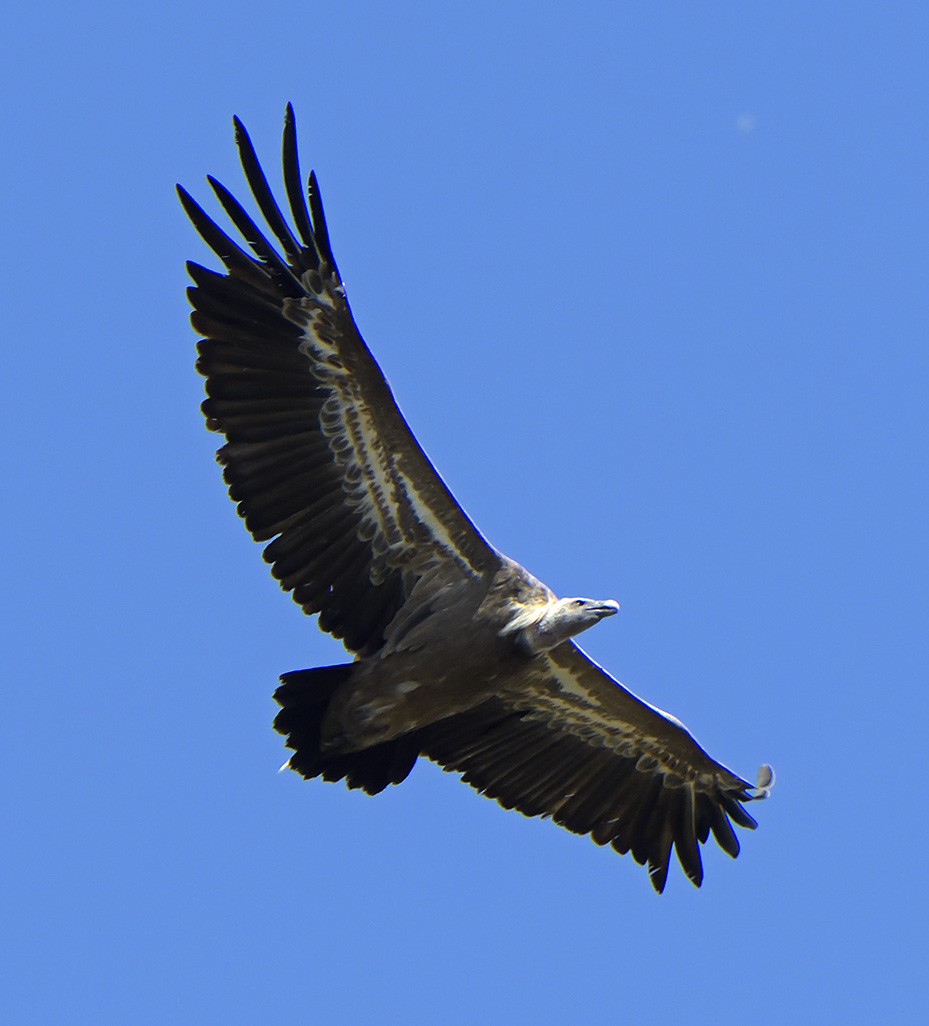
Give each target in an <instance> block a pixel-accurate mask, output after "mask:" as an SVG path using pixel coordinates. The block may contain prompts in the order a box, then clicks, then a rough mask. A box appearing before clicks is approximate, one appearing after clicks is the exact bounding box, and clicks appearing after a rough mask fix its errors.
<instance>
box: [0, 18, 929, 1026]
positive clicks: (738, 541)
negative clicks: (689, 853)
mask: <svg viewBox="0 0 929 1026" xmlns="http://www.w3.org/2000/svg"><path fill="white" fill-rule="evenodd" d="M333 8H335V9H333ZM927 29H929V9H927V8H926V6H925V4H922V3H916V2H902V3H898V4H893V5H884V6H878V5H875V4H861V3H851V4H848V3H843V4H839V3H832V2H824V3H819V4H815V5H813V4H807V3H796V2H786V3H781V4H758V3H706V4H699V5H697V4H684V3H669V4H658V5H655V4H615V3H610V4H607V3H579V4H567V3H531V4H530V3H511V4H499V3H498V4H489V3H484V2H473V3H469V4H458V5H454V6H452V5H448V4H442V3H438V4H435V3H433V4H426V3H421V4H420V3H408V2H398V3H394V4H375V3H352V2H346V3H341V4H338V5H329V4H327V5H323V4H293V3H291V4H283V3H276V2H270V3H266V4H264V5H262V6H261V9H260V11H259V10H258V8H256V7H254V6H252V5H242V6H241V8H239V9H235V8H234V7H232V8H230V5H228V4H218V3H198V2H194V3H189V4H183V5H181V4H176V3H174V2H172V0H167V2H165V3H162V4H159V5H154V6H150V7H148V8H145V9H135V8H129V7H127V6H125V5H120V6H108V5H97V6H95V7H93V8H89V9H81V8H76V7H74V6H73V5H63V4H42V3H38V4H36V5H33V6H32V7H31V8H29V9H27V8H26V7H25V6H22V5H21V6H20V7H19V9H18V10H16V11H13V12H12V13H10V14H8V15H7V16H6V21H5V28H4V42H3V43H2V44H0V46H2V47H3V50H4V51H5V52H4V53H3V60H2V61H0V77H2V79H3V95H4V96H5V97H6V102H5V105H4V107H5V118H4V129H3V142H4V159H3V164H2V170H0V174H2V177H3V185H4V188H3V189H2V195H0V203H2V204H3V210H2V215H3V224H4V231H5V240H6V252H7V261H6V271H5V275H4V293H5V298H4V302H3V320H4V330H3V339H4V341H3V354H4V357H3V358H4V375H3V378H4V381H5V382H6V394H5V398H4V402H3V404H2V406H0V429H2V431H3V437H4V440H5V442H4V445H3V447H2V450H0V464H2V473H3V480H4V481H5V483H6V487H5V489H4V495H5V500H4V502H3V504H2V514H0V515H2V516H3V518H4V525H3V539H4V542H3V544H4V555H3V562H4V566H5V569H6V573H7V581H8V584H7V587H6V588H5V589H4V605H5V610H4V621H5V624H6V628H7V629H6V631H5V632H4V633H5V635H6V640H5V642H4V645H3V647H2V652H0V674H2V678H3V680H4V681H5V683H6V687H5V709H4V716H3V717H2V723H0V731H2V739H0V760H2V775H3V781H4V783H3V788H2V791H3V797H2V799H0V801H2V810H3V813H2V814H3V820H4V825H5V830H4V833H5V840H4V843H3V845H2V854H0V867H2V874H0V901H2V909H3V921H4V930H3V931H2V935H0V966H2V969H0V975H2V976H4V977H6V979H5V980H3V981H2V987H0V992H2V994H3V997H2V998H0V1001H2V1003H3V1005H4V1006H7V1007H8V1008H9V1012H5V1013H4V1018H5V1019H7V1020H8V1021H10V1022H16V1023H18V1024H24V1026H25V1024H33V1023H35V1024H43V1026H44V1024H48V1023H59V1022H60V1023H64V1022H67V1023H69V1024H84V1023H88V1024H89V1023H93V1024H94V1026H108V1024H120V1026H123V1024H127V1023H131V1024H139V1026H143V1024H145V1026H147V1024H163V1023H167V1022H184V1023H198V1024H199V1023H223V1024H224V1026H237V1024H240V1023H241V1024H243V1026H244V1024H254V1023H264V1022H285V1021H286V1022H288V1023H307V1024H313V1023H323V1022H327V1023H346V1024H352V1023H362V1022H369V1021H375V1022H383V1023H394V1022H396V1023H401V1022H402V1023H404V1024H414V1026H415V1024H426V1023H430V1024H431V1023H435V1022H442V1023H449V1024H459V1023H460V1024H466V1023H467V1024H471V1023H475V1022H485V1023H504V1022H505V1023H516V1024H519V1023H527V1024H529V1023H531V1024H533V1026H541V1024H549V1023H551V1024H556V1023H557V1024H561V1023H566V1022H586V1021H595V1020H596V1021H612V1020H620V1019H623V1020H627V1021H646V1020H647V1021H649V1022H663V1021H670V1020H671V1019H672V1017H675V1018H676V1017H684V1018H686V1021H688V1022H689V1023H690V1024H691V1026H702V1024H708V1023H714V1024H717V1023H720V1022H732V1023H744V1022H751V1023H756V1024H782V1023H785V1022H814V1021H819V1022H842V1023H845V1024H856V1023H873V1022H875V1021H893V1022H895V1023H900V1024H906V1023H917V1022H923V1021H924V1017H925V1014H926V997H925V994H926V989H925V984H924V982H922V981H923V978H924V975H925V965H926V954H927V950H926V949H927V937H926V926H925V922H926V914H927V911H929V900H927V885H926V878H925V869H924V867H925V862H926V850H927V847H929V831H927V826H926V818H927V817H926V811H927V810H926V798H925V788H924V786H923V778H924V773H925V748H926V743H925V720H926V683H927V663H929V659H927V654H929V653H927V644H926V619H927V612H929V609H927V606H929V603H927V583H926V582H927V569H929V567H927V550H929V546H927V541H926V533H927V532H926V524H927V513H929V476H927V473H926V470H927V467H926V463H927V459H926V457H927V432H926V394H927V384H929V341H927V337H929V336H927V327H929V325H927V321H929V317H927V304H926V292H927V281H929V245H927V236H929V222H927V214H929V202H927V187H926V183H927V180H929V175H927V172H929V167H927V164H929V143H927V128H926V126H927V124H929V116H927V115H929V110H927V107H929V71H927V64H926V59H925V41H926V38H927ZM288 100H292V101H293V103H294V105H295V108H296V112H297V118H298V126H299V129H300V141H301V147H302V159H303V164H304V167H305V168H307V169H308V168H309V167H310V166H312V167H315V168H316V170H317V172H318V174H319V176H320V181H321V185H322V190H323V197H324V200H325V203H326V208H327V213H328V217H329V222H330V229H331V233H332V239H333V246H334V250H335V253H336V257H337V259H338V261H339V265H340V268H341V270H342V273H343V276H344V278H345V281H346V285H347V288H348V291H349V296H350V298H351V301H352V305H353V308H354V311H355V315H356V317H357V319H358V321H359V324H360V327H361V330H362V332H363V334H364V335H365V337H366V339H367V341H368V343H369V344H370V346H371V348H372V349H373V350H374V352H375V354H376V356H377V357H378V359H379V361H380V362H381V364H382V366H383V368H384V370H385V372H386V373H387V375H388V377H389V378H390V380H391V382H392V384H393V386H394V389H395V392H396V395H397V397H398V400H399V402H400V404H401V406H402V408H403V410H404V412H405V413H406V415H407V417H408V419H409V420H410V422H411V424H412V426H413V429H414V430H415V431H416V433H417V434H418V436H419V438H420V439H421V440H422V442H423V444H424V446H425V448H426V449H427V451H428V452H429V453H430V455H431V456H432V458H433V459H434V461H435V463H436V464H437V466H438V467H439V469H440V470H441V472H442V474H443V475H444V477H445V478H446V480H447V481H448V482H449V484H450V485H451V487H452V488H453V490H454V491H455V493H456V495H457V496H458V498H459V499H460V500H461V502H462V504H463V505H464V506H465V507H466V508H467V509H468V511H469V512H470V513H471V515H472V516H473V518H474V519H475V520H476V522H477V523H478V524H479V525H480V527H481V528H482V529H483V531H484V532H485V534H486V535H487V536H488V537H489V538H490V540H491V541H492V542H493V543H494V544H496V545H497V546H498V547H499V548H501V549H502V550H503V551H505V552H507V553H508V554H509V555H511V556H513V557H514V558H516V559H518V560H519V561H520V562H522V563H524V564H525V565H526V566H527V567H529V568H530V569H531V570H532V572H533V573H535V574H536V575H538V576H539V577H540V578H541V579H543V580H544V581H546V582H547V583H548V584H550V585H551V586H552V587H553V588H555V589H556V591H559V592H561V593H567V594H590V595H596V596H603V597H607V596H611V597H614V598H616V599H618V600H619V601H620V603H621V605H622V612H621V614H620V615H619V616H618V617H616V618H614V619H611V620H609V621H607V622H605V623H604V624H602V625H600V626H599V627H598V628H597V630H596V631H593V632H591V633H590V634H589V635H586V636H585V639H584V643H585V647H586V648H587V649H588V650H589V651H590V653H591V654H592V655H593V656H594V657H595V658H597V659H598V660H599V661H600V662H602V663H603V664H604V665H606V666H607V667H608V668H609V669H610V670H611V671H612V672H613V673H614V674H615V675H616V676H617V677H619V679H621V680H622V681H623V682H624V683H625V684H626V685H627V686H629V687H630V688H632V689H633V690H634V691H636V692H637V693H639V694H641V695H643V696H644V697H646V698H648V699H649V700H650V701H652V702H653V703H655V704H657V705H659V706H661V707H662V708H665V709H668V710H670V711H672V712H674V713H675V714H676V715H678V716H679V717H680V718H681V719H683V720H684V722H685V723H687V725H688V726H689V727H690V728H691V730H692V731H693V732H694V733H695V734H696V736H697V737H698V739H699V740H700V741H701V743H703V744H704V746H705V747H707V748H708V749H709V750H710V752H711V753H712V754H713V755H714V756H716V757H717V758H719V759H720V760H722V761H723V762H725V763H726V764H728V765H730V766H731V767H732V768H733V769H735V770H737V771H738V772H740V773H742V774H743V775H748V776H752V775H753V774H754V772H755V770H756V768H757V766H758V764H759V763H761V762H763V761H767V762H771V763H772V764H773V765H774V766H775V768H776V770H777V772H778V782H777V785H776V788H775V791H774V794H773V797H772V799H771V800H770V801H768V802H767V803H765V804H764V805H762V806H759V807H757V809H756V810H753V811H757V814H758V818H759V820H760V828H759V830H758V831H757V832H756V833H754V834H752V835H748V836H746V835H744V834H743V835H742V840H743V852H742V855H741V856H740V858H739V859H738V860H737V861H736V862H732V861H731V860H729V859H728V858H727V857H726V856H725V855H724V854H722V853H721V852H719V851H718V850H708V851H707V852H706V856H705V862H706V868H707V878H706V882H705V884H704V886H703V888H702V890H700V891H697V890H695V889H694V888H692V887H691V886H690V884H689V883H687V881H686V880H685V879H684V877H683V875H682V873H681V872H680V871H679V869H678V867H677V866H676V865H674V866H673V867H672V870H671V874H670V879H669V882H668V887H667V890H666V892H665V894H664V895H663V896H662V897H661V898H659V897H657V896H656V895H655V894H653V893H652V890H651V888H650V886H649V884H648V881H647V878H646V874H645V872H644V870H643V869H641V868H640V867H638V866H637V865H635V864H634V863H633V862H632V861H631V859H629V858H628V857H627V858H620V857H618V856H617V855H615V854H614V853H612V852H611V851H609V850H608V849H607V850H601V849H598V848H597V847H596V846H594V845H593V844H592V843H591V842H590V841H589V840H586V839H583V838H578V837H575V836H573V835H570V834H568V833H566V832H564V831H562V830H560V829H558V828H556V827H554V826H553V825H552V824H550V823H546V822H540V821H536V820H526V819H524V818H522V817H521V816H519V815H517V814H515V813H512V812H510V813H507V812H504V811H503V810H501V809H500V808H499V807H497V806H496V805H495V804H494V803H492V802H489V801H487V800H486V799H482V798H480V797H479V796H477V795H476V794H475V793H474V792H472V791H471V790H470V789H469V788H467V787H465V786H463V785H461V784H460V783H457V782H456V781H455V780H454V779H453V778H452V777H451V776H450V775H447V774H443V773H442V772H441V771H439V770H438V769H437V768H436V767H434V766H431V765H428V764H426V765H420V766H418V767H417V769H416V770H415V771H414V773H413V775H412V776H411V778H410V779H409V780H408V781H407V782H405V783H404V784H403V785H402V786H401V787H398V788H392V789H390V790H389V792H386V793H384V794H382V795H380V796H378V797H377V798H368V797H366V796H364V795H360V794H358V793H348V792H347V791H346V790H345V789H344V788H343V787H342V786H341V785H327V784H322V783H320V782H312V783H305V782H301V781H300V780H298V779H297V778H296V776H294V775H293V774H282V775H278V774H277V772H276V771H277V768H278V766H279V765H280V764H281V762H282V761H283V760H284V758H285V752H284V749H283V747H282V741H281V739H280V738H279V737H278V736H277V735H276V734H274V733H273V731H272V730H271V726H270V723H271V719H272V716H273V713H274V705H273V703H272V701H271V697H270V696H271V692H272V690H273V688H274V685H275V680H276V676H277V674H279V673H281V672H283V671H285V670H290V669H295V668H299V667H304V666H312V665H317V664H320V663H324V662H327V661H331V662H335V661H339V660H340V659H341V655H340V653H341V649H340V647H339V646H338V645H337V644H336V643H335V642H333V641H332V640H331V639H328V638H326V637H324V636H322V635H321V634H320V633H319V632H318V631H317V629H316V627H315V625H314V624H313V623H312V622H310V621H309V620H307V619H306V618H305V617H304V616H303V615H302V614H301V613H300V611H299V609H298V608H297V607H296V606H295V605H293V603H291V602H290V601H289V599H287V598H286V597H285V596H284V595H283V594H281V593H280V591H279V590H278V588H277V586H276V584H275V583H274V582H273V581H272V580H271V578H270V576H269V574H268V572H267V568H266V567H265V565H264V564H263V563H262V561H261V558H260V551H259V549H258V547H257V546H256V545H254V543H253V542H251V540H250V539H249V538H248V536H247V533H246V532H245V530H244V528H243V526H242V525H241V524H240V523H239V522H238V520H237V518H236V516H235V514H234V509H233V506H232V504H231V503H230V502H229V500H228V499H227V498H226V496H225V494H224V490H223V487H222V485H221V481H220V475H219V471H218V468H217V467H216V466H215V465H214V463H213V461H212V452H213V449H214V448H215V444H216V438H215V437H211V436H209V435H208V434H207V432H206V431H205V430H204V429H203V425H202V422H201V417H200V414H199V412H198V404H199V401H200V398H201V395H202V385H201V382H200V380H199V379H198V378H197V376H196V375H195V373H194V371H193V356H194V342H195V336H194V335H193V333H192V331H191V330H190V328H189V326H188V324H187V304H186V300H185V297H184V292H183V290H184V287H185V284H186V282H185V274H184V269H183V261H184V260H185V259H186V258H195V259H200V260H207V259H208V255H207V254H206V252H205V250H204V247H203V246H202V245H201V244H200V243H199V241H198V239H197V238H196V236H195V235H194V233H193V231H192V230H191V229H190V228H189V226H188V225H187V224H186V223H185V220H184V218H183V216H182V213H181V211H180V209H179V207H178V205H177V202H176V200H175V198H174V195H173V184H174V182H175V181H182V182H183V183H184V184H185V185H186V186H187V187H188V188H190V189H191V190H192V191H193V192H194V194H195V195H197V196H198V197H200V198H201V200H204V201H206V200H207V198H208V191H207V189H206V186H205V183H204V179H203V176H204V175H205V174H206V173H207V172H210V173H213V174H215V175H217V176H218V177H219V178H220V179H221V180H223V181H224V182H225V183H226V184H227V185H229V186H230V187H232V188H233V190H234V191H237V192H239V193H241V192H242V179H241V175H240V173H239V171H238V167H237V162H236V156H235V152H234V147H233V144H232V132H231V116H232V115H233V114H234V113H236V114H238V115H240V116H241V117H242V118H243V120H244V121H245V123H246V124H247V125H248V126H249V128H250V130H251V132H252V135H253V138H254V139H255V142H256V145H257V147H258V149H259V153H260V154H261V155H262V156H263V158H264V161H265V164H266V167H267V169H268V172H269V177H270V178H271V179H272V181H274V182H277V181H278V174H277V168H276V161H277V154H278V152H279V133H280V126H281V122H282V116H283V110H284V105H285V103H286V102H287V101H288Z"/></svg>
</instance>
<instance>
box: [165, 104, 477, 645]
mask: <svg viewBox="0 0 929 1026" xmlns="http://www.w3.org/2000/svg"><path fill="white" fill-rule="evenodd" d="M235 132H236V142H237V144H238V147H239V152H240V155H241V158H242V166H243V168H244V170H245V177H246V179H247V180H248V184H249V186H250V188H251V191H252V194H253V195H254V198H255V201H256V202H257V204H258V207H259V209H260V210H261V213H262V215H263V217H264V219H265V221H266V222H267V226H268V227H269V228H270V230H271V232H272V233H273V235H274V236H275V237H276V239H277V243H278V246H279V249H278V248H276V247H275V246H274V245H273V244H272V243H270V242H269V241H268V239H267V238H266V236H265V235H264V234H263V233H262V230H261V229H259V227H258V226H257V225H256V224H255V222H254V221H253V220H252V219H251V217H250V216H249V215H248V214H247V213H246V212H245V210H244V209H243V208H242V206H241V205H240V204H239V203H238V202H237V201H236V200H235V199H234V197H233V196H232V195H231V193H229V192H228V190H226V189H225V188H224V187H223V186H222V185H221V184H220V183H219V182H217V181H216V180H215V179H213V178H209V182H210V185H211V186H212V188H213V191H214V192H215V193H216V195H217V197H218V198H219V201H220V203H221V204H222V206H223V207H224V209H225V211H226V213H227V214H228V215H229V217H230V219H231V220H232V222H233V224H234V225H235V227H236V228H237V229H238V231H239V232H240V234H241V235H242V236H243V238H244V239H245V241H246V242H247V243H248V245H249V247H250V248H251V250H252V252H251V253H249V252H246V251H245V250H243V249H242V248H240V247H239V246H238V245H237V244H236V243H235V242H233V241H232V239H231V238H230V237H229V236H228V235H227V234H226V233H225V232H224V231H222V230H221V229H220V228H219V227H218V226H217V225H216V224H215V223H214V222H213V221H212V220H211V218H210V217H208V216H207V214H205V213H204V211H203V210H202V209H201V207H200V206H198V205H197V203H196V202H195V201H194V200H193V199H192V198H191V197H190V195H189V194H188V193H187V192H185V191H184V190H183V189H182V188H181V187H180V186H178V193H179V195H180V198H181V202H182V203H183V205H184V209H185V210H186V212H187V214H188V215H189V216H190V219H191V220H192V221H193V223H194V226H195V227H196V229H197V231H199V233H200V234H201V235H202V236H203V238H204V240H205V241H206V243H207V245H209V246H210V248H211V249H212V250H213V252H214V253H216V255H217V256H218V257H219V259H220V260H221V261H222V262H223V264H224V265H225V268H226V273H225V274H217V273H216V272H214V271H210V270H208V269H206V268H204V267H201V266H199V265H197V264H193V263H191V264H188V269H189V271H190V275H191V277H192V278H193V279H194V282H195V283H196V284H195V287H193V288H191V289H189V290H188V295H189V297H190V301H191V303H192V305H193V307H194V312H193V314H192V315H191V322H192V324H193V326H194V328H195V329H196V330H197V331H198V332H200V333H201V334H202V335H203V336H204V337H203V339H202V341H201V342H200V343H199V347H198V348H199V352H200V358H199V360H198V362H197V369H198V370H199V371H200V373H201V374H203V375H204V376H205V377H206V379H207V381H206V390H207V394H208V396H209V398H208V399H207V400H206V401H205V402H204V403H203V412H204V414H205V416H206V418H207V425H208V426H209V427H210V429H211V430H214V431H220V432H222V433H223V434H225V436H226V439H227V443H226V445H224V446H223V447H222V448H221V449H220V450H219V452H218V454H217V459H218V460H219V462H220V463H222V464H223V465H224V466H225V472H224V477H225V480H226V482H227V484H228V485H229V494H230V496H231V497H232V498H233V499H235V500H236V501H237V502H238V512H239V515H240V516H242V517H243V518H244V519H245V523H246V526H247V527H248V529H249V530H250V531H251V533H252V535H253V536H254V537H255V539H256V541H267V540H269V539H272V538H273V539H274V540H273V541H271V544H270V545H268V546H267V547H266V548H265V550H264V556H265V559H266V560H267V561H268V562H269V563H271V564H272V565H273V570H272V573H273V574H274V576H275V577H277V578H278V580H279V581H280V582H281V587H283V588H284V589H285V590H287V591H293V597H294V599H295V600H296V601H297V602H298V603H299V604H300V605H301V606H302V607H303V609H304V611H305V612H307V613H319V614H320V616H319V625H320V627H321V628H322V629H323V630H324V631H328V632H329V633H330V634H334V635H335V636H336V637H339V638H343V639H344V642H345V644H346V646H347V647H348V648H349V649H352V650H354V651H357V652H360V653H362V654H368V653H371V652H374V651H376V650H377V649H378V648H379V647H380V646H381V645H382V644H383V640H384V631H385V628H386V627H387V625H388V624H389V623H390V621H391V619H392V618H393V617H394V615H395V614H396V612H397V610H398V609H399V608H400V607H401V606H402V604H403V602H404V601H405V599H406V598H407V597H408V595H409V593H410V591H411V590H412V588H413V586H414V585H415V583H416V581H417V580H418V579H419V578H420V577H422V576H423V575H424V574H426V573H435V571H436V569H437V567H438V565H439V564H443V569H442V572H443V573H448V574H460V575H475V576H479V575H482V574H483V573H485V572H486V571H487V570H489V569H492V568H494V567H495V566H496V565H497V555H496V553H495V551H494V550H493V549H492V548H491V546H489V545H488V544H487V542H486V541H485V540H484V539H483V538H482V536H481V535H480V533H479V532H478V531H477V530H476V529H475V527H474V525H473V524H472V523H471V521H470V520H469V519H468V517H467V516H466V514H465V513H464V511H463V510H462V509H461V507H460V506H459V505H458V504H457V502H456V501H455V499H454V497H453V496H452V494H451V493H450V492H449V490H448V488H446V486H445V484H444V482H443V481H442V479H441V478H440V477H439V475H438V474H437V473H436V471H435V469H434V467H433V466H432V464H431V463H430V462H429V460H428V458H427V457H426V455H425V453H424V452H423V451H422V449H421V448H420V446H419V444H418V443H417V441H416V439H415V438H414V437H413V434H412V432H411V431H410V429H409V427H408V426H407V424H406V422H405V421H404V419H403V416H402V415H401V413H400V411H399V410H398V408H397V405H396V403H395V402H394V399H393V396H392V394H391V391H390V388H389V386H388V384H387V382H386V380H385V378H384V375H383V374H382V373H381V370H380V368H379V367H378V365H377V363H376V362H375V360H374V358H373V357H372V355H371V353H370V352H369V351H368V348H367V346H366V345H365V344H364V341H363V340H362V338H361V335H360V334H359V332H358V329H357V328H356V326H355V322H354V319H353V318H352V314H351V310H350V309H349V305H348V301H347V299H346V296H345V291H344V289H343V288H342V281H341V278H340V277H339V272H338V269H337V268H336V264H335V260H334V259H333V256H332V250H331V249H330V246H329V236H328V232H327V229H326V222H325V218H324V216H323V208H322V203H321V201H320V197H319V189H318V186H317V183H316V177H315V175H313V174H311V175H310V178H309V187H308V199H309V208H307V203H306V199H305V197H304V194H303V191H302V187H301V180H300V169H299V164H298V161H297V144H296V129H295V125H294V116H293V109H292V108H291V107H290V105H288V107H287V115H286V118H285V124H284V145H283V165H284V184H285V189H286V193H287V198H288V201H289V204H290V210H291V214H292V216H293V227H291V225H289V224H288V223H287V221H286V219H285V218H284V216H283V214H282V213H281V211H280V208H279V207H278V205H277V203H276V201H275V199H274V197H273V195H272V193H271V190H270V188H269V186H268V183H267V180H266V178H265V176H264V173H263V171H262V170H261V167H260V165H259V163H258V159H257V157H256V155H255V151H254V148H253V147H252V143H251V140H250V139H249V137H248V134H247V133H246V131H245V129H244V127H243V126H242V124H241V122H239V120H238V119H236V120H235Z"/></svg>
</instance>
